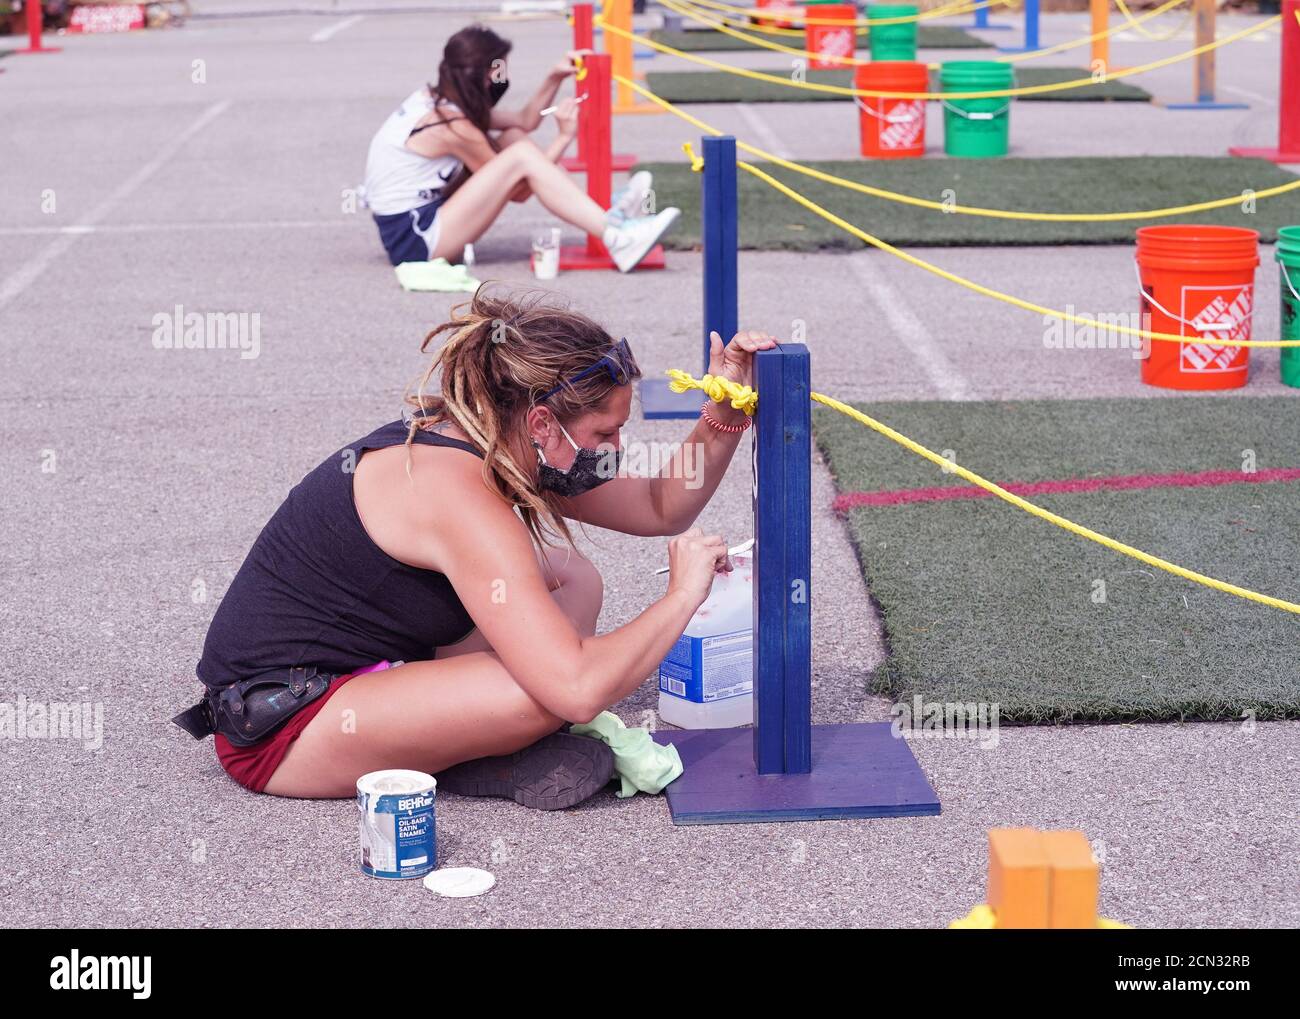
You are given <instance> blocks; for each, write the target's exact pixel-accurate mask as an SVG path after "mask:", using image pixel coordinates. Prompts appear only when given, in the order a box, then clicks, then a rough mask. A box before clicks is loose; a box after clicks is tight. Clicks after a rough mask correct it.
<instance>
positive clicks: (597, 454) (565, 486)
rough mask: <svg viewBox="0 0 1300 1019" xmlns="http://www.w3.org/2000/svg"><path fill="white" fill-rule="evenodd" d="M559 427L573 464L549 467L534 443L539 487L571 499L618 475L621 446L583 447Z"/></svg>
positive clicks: (620, 463)
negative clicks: (561, 467) (617, 447)
mask: <svg viewBox="0 0 1300 1019" xmlns="http://www.w3.org/2000/svg"><path fill="white" fill-rule="evenodd" d="M557 423H558V422H557ZM560 431H562V432H564V437H565V438H566V439H568V440H569V445H570V446H572V447H573V449H574V456H573V465H572V466H571V467H570V468H569V469H568V470H567V471H562V470H560V469H559V468H558V467H552V466H551V465H550V464H548V463H547V462H546V456H545V454H543V453H542V449H541V447H540V446H538V447H537V459H538V460H539V461H541V464H540V466H539V467H538V474H537V482H538V484H539V485H540V486H541V487H542V488H543V489H545V490H546V491H548V492H554V493H555V494H556V495H560V496H563V497H565V498H568V499H571V498H573V497H574V496H575V495H582V493H583V492H590V491H591V490H592V489H593V488H596V487H597V486H599V485H603V484H604V483H605V482H606V481H609V480H610V479H611V478H613V477H616V476H617V475H618V470H619V467H620V466H621V465H622V463H623V451H622V450H621V449H587V448H586V447H584V446H579V445H578V444H577V443H576V442H574V441H573V437H572V436H571V435H569V433H568V432H567V431H566V430H565V428H564V425H560ZM534 445H536V443H534Z"/></svg>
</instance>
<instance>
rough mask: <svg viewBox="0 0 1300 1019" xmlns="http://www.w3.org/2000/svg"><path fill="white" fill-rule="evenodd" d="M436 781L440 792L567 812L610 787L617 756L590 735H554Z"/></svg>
mask: <svg viewBox="0 0 1300 1019" xmlns="http://www.w3.org/2000/svg"><path fill="white" fill-rule="evenodd" d="M434 777H435V778H436V779H437V780H438V791H439V792H443V791H446V792H449V793H456V794H457V795H458V796H504V797H505V798H506V799H512V800H514V801H515V802H516V803H519V804H522V805H523V806H525V807H533V808H535V809H537V810H563V809H564V808H565V807H572V806H573V805H574V804H575V803H581V802H582V801H583V800H585V799H586V798H587V797H588V796H591V795H593V794H594V793H597V792H599V791H600V790H601V789H603V788H604V787H605V786H606V784H608V782H609V780H610V779H611V778H613V777H614V752H613V751H612V750H610V749H609V745H608V744H606V743H604V742H602V741H601V740H598V739H592V738H591V737H590V736H575V735H574V734H573V733H570V732H555V733H551V735H549V736H544V737H543V738H542V739H539V740H538V741H537V742H536V743H534V744H533V745H532V746H530V747H525V748H524V749H523V750H516V751H515V752H514V753H513V754H506V755H505V756H503V757H480V758H478V759H476V760H473V761H465V762H464V763H463V764H457V765H453V766H452V767H450V768H448V769H447V770H446V771H443V772H439V773H438V774H437V775H435V776H434Z"/></svg>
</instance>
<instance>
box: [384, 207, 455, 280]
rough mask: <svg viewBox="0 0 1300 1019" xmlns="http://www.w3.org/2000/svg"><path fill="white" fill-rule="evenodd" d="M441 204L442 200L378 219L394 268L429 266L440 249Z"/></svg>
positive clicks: (385, 246)
mask: <svg viewBox="0 0 1300 1019" xmlns="http://www.w3.org/2000/svg"><path fill="white" fill-rule="evenodd" d="M441 204H442V198H440V197H439V198H435V199H434V200H433V201H431V202H429V203H428V204H427V205H421V206H420V207H419V208H416V209H412V210H411V211H410V212H396V213H394V214H393V215H391V216H380V215H375V217H374V218H375V226H377V227H379V239H380V240H381V241H383V242H384V250H385V251H387V252H388V260H389V261H390V262H392V263H393V265H401V264H402V263H403V262H427V261H429V259H431V258H433V252H434V249H435V248H436V247H437V246H438V206H440V205H441Z"/></svg>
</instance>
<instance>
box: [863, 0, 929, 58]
mask: <svg viewBox="0 0 1300 1019" xmlns="http://www.w3.org/2000/svg"><path fill="white" fill-rule="evenodd" d="M917 11H918V8H917V6H916V4H872V5H871V6H869V7H868V8H867V20H868V21H876V20H878V19H881V18H915V17H916V15H917ZM867 43H868V44H869V45H870V46H871V59H872V60H915V59H916V22H915V21H904V22H902V23H901V24H897V25H870V26H868V28H867Z"/></svg>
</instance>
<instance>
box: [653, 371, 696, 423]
mask: <svg viewBox="0 0 1300 1019" xmlns="http://www.w3.org/2000/svg"><path fill="white" fill-rule="evenodd" d="M637 388H638V392H639V393H640V395H641V415H642V416H643V417H644V418H646V419H647V420H654V419H659V418H697V417H699V416H700V407H702V406H703V405H704V401H705V400H706V399H708V397H706V396H705V395H704V394H703V393H701V392H700V391H699V390H698V389H695V390H690V389H688V390H687V391H686V392H684V393H674V392H673V391H672V390H671V389H669V388H668V380H667V379H642V380H641V382H640V385H639V386H638V387H637Z"/></svg>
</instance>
